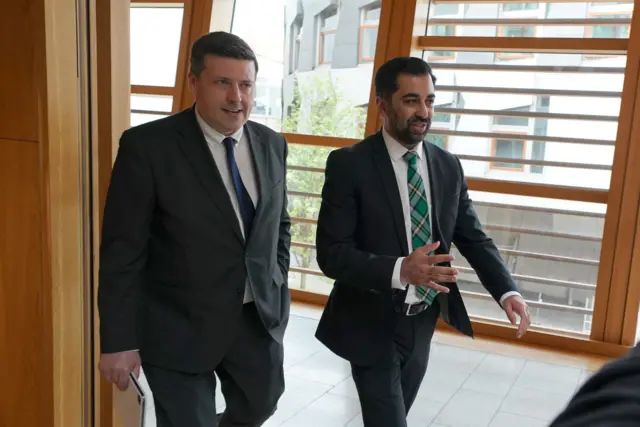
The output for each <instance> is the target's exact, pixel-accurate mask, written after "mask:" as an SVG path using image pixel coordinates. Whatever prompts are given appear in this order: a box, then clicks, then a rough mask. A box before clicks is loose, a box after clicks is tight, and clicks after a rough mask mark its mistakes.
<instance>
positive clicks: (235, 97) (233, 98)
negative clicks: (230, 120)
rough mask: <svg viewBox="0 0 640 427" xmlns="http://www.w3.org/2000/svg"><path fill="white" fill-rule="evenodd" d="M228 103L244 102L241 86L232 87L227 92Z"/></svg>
mask: <svg viewBox="0 0 640 427" xmlns="http://www.w3.org/2000/svg"><path fill="white" fill-rule="evenodd" d="M227 101H229V102H234V103H238V102H240V101H242V93H241V92H240V86H238V85H237V84H234V85H231V87H229V89H228V90H227Z"/></svg>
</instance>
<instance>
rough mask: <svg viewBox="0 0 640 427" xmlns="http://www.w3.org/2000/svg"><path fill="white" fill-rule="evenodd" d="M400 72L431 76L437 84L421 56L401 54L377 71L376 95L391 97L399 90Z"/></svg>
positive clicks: (385, 97)
mask: <svg viewBox="0 0 640 427" xmlns="http://www.w3.org/2000/svg"><path fill="white" fill-rule="evenodd" d="M400 74H409V75H412V76H431V79H432V80H433V84H434V85H435V84H436V77H435V76H434V75H433V71H432V70H431V67H430V66H429V64H427V63H426V62H425V61H423V60H422V59H420V58H415V57H411V56H401V57H398V58H393V59H390V60H389V61H387V62H385V63H384V64H382V65H381V66H380V68H379V69H378V71H377V72H376V78H375V85H376V96H379V97H381V98H384V99H390V98H391V95H393V94H394V93H395V92H396V91H397V90H398V75H400Z"/></svg>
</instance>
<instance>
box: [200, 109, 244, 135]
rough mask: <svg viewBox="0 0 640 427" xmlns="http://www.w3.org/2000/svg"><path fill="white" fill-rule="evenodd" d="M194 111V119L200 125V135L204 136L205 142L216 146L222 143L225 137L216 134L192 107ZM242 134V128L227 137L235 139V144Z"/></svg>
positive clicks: (218, 133)
mask: <svg viewBox="0 0 640 427" xmlns="http://www.w3.org/2000/svg"><path fill="white" fill-rule="evenodd" d="M194 111H195V112H196V119H197V120H198V124H199V125H200V129H202V133H203V134H204V137H205V139H206V140H207V141H212V142H215V143H217V144H222V141H224V139H225V138H227V136H226V135H224V134H222V133H220V132H218V131H217V130H215V129H214V128H212V127H211V126H209V124H208V123H207V122H205V121H204V119H203V118H202V117H201V116H200V113H198V109H197V108H195V107H194ZM243 132H244V126H242V127H240V129H238V130H237V131H235V132H234V133H233V134H231V135H229V137H231V138H233V139H235V141H236V144H237V143H238V142H240V138H242V133H243Z"/></svg>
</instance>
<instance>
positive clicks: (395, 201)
mask: <svg viewBox="0 0 640 427" xmlns="http://www.w3.org/2000/svg"><path fill="white" fill-rule="evenodd" d="M375 138H376V140H375V141H374V142H373V161H374V163H375V165H376V167H377V169H378V172H379V176H380V179H381V180H382V185H383V187H384V191H385V193H386V195H387V201H388V202H389V206H390V207H391V212H392V213H393V222H394V225H395V229H396V233H397V235H398V239H399V241H400V246H401V247H402V253H403V254H404V255H408V254H409V251H408V250H409V244H408V242H407V232H406V229H405V225H404V214H403V212H402V202H401V201H400V191H399V190H398V183H397V182H398V181H397V180H396V175H395V173H394V171H393V165H392V164H391V157H389V151H388V150H387V147H386V146H385V144H384V138H383V137H382V133H381V132H378V134H376V136H375Z"/></svg>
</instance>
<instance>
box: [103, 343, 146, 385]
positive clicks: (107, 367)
mask: <svg viewBox="0 0 640 427" xmlns="http://www.w3.org/2000/svg"><path fill="white" fill-rule="evenodd" d="M100 372H102V375H104V377H105V378H106V379H107V381H109V382H110V383H111V384H114V385H116V386H117V387H118V388H119V389H120V390H122V391H125V390H126V389H127V387H129V374H130V373H131V372H133V373H134V374H135V376H136V378H137V377H139V376H140V355H139V354H138V352H137V351H123V352H120V353H109V354H105V353H103V354H102V355H100Z"/></svg>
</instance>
